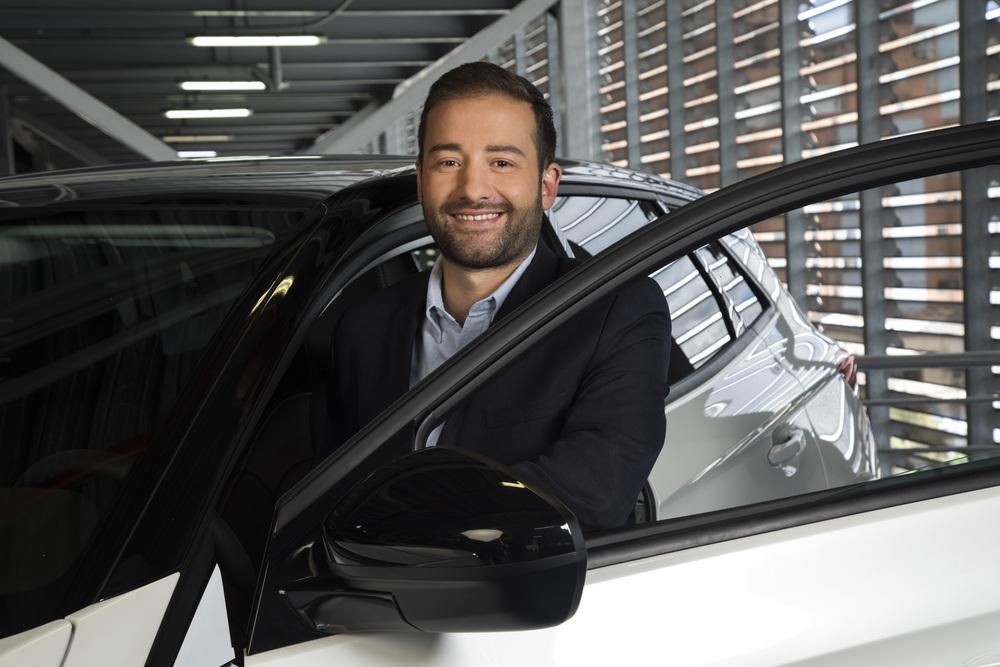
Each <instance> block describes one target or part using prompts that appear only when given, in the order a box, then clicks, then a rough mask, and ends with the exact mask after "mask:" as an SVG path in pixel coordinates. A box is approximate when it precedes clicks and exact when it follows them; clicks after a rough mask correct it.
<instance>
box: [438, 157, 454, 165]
mask: <svg viewBox="0 0 1000 667" xmlns="http://www.w3.org/2000/svg"><path fill="white" fill-rule="evenodd" d="M438 166H439V167H456V166H458V160H455V159H453V158H450V157H449V158H445V159H443V160H441V161H439V162H438Z"/></svg>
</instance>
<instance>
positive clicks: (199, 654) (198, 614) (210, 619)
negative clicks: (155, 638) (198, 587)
mask: <svg viewBox="0 0 1000 667" xmlns="http://www.w3.org/2000/svg"><path fill="white" fill-rule="evenodd" d="M235 657H236V654H235V653H234V652H233V641H232V639H231V638H230V635H229V615H228V613H227V612H226V595H225V591H223V589H222V573H221V572H220V571H219V566H218V565H216V566H215V569H214V570H213V571H212V576H211V578H209V580H208V584H207V585H206V586H205V591H204V592H203V593H202V595H201V600H200V601H199V602H198V608H197V609H196V610H195V612H194V616H193V617H192V618H191V625H190V626H188V630H187V634H186V635H184V642H183V643H182V644H181V649H180V651H179V652H178V653H177V659H176V660H175V661H174V667H202V665H223V664H226V663H227V662H229V661H230V660H232V659H233V658H235Z"/></svg>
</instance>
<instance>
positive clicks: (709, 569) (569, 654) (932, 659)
mask: <svg viewBox="0 0 1000 667" xmlns="http://www.w3.org/2000/svg"><path fill="white" fill-rule="evenodd" d="M983 517H998V518H1000V489H996V488H990V489H983V490H980V491H974V492H970V493H965V494H961V495H955V496H947V497H942V498H935V499H932V500H926V501H922V502H918V503H911V504H908V505H901V506H897V507H891V508H887V509H882V510H877V511H873V512H867V513H862V514H857V515H853V516H849V517H843V518H838V519H833V520H829V521H824V522H819V523H815V524H809V525H804V526H799V527H795V528H790V529H786V530H781V531H777V532H773V533H767V534H762V535H756V536H753V537H747V538H742V539H738V540H732V541H729V542H722V543H717V544H711V545H708V546H704V547H698V548H693V549H688V550H685V551H678V552H675V553H670V554H665V555H663V556H658V557H653V558H646V559H642V560H637V561H633V562H630V563H623V564H620V565H613V566H609V567H605V568H601V569H598V570H592V571H590V572H588V575H587V585H586V589H585V590H584V593H583V599H582V601H581V603H580V608H579V610H578V611H577V613H576V615H575V616H574V617H573V618H571V619H570V620H569V621H567V622H566V623H563V624H562V625H560V626H557V627H555V628H549V629H545V630H534V631H530V632H509V633H482V634H479V633H476V634H447V635H421V634H413V635H398V634H370V635H341V636H336V637H330V638H328V639H321V640H317V641H314V642H309V643H306V644H301V645H298V646H291V647H287V648H283V649H278V650H275V651H268V652H265V653H262V654H260V655H256V656H250V657H249V658H248V659H247V661H246V664H247V666H248V667H250V666H253V667H260V666H264V665H266V666H268V667H285V666H286V665H288V666H289V667H290V666H291V665H296V666H298V667H313V666H315V667H319V665H331V664H351V665H354V664H357V665H371V666H373V667H382V666H388V665H397V664H401V663H406V664H409V665H444V666H455V667H458V666H460V665H461V666H465V665H470V664H476V665H511V664H532V665H559V666H563V665H564V666H566V667H570V666H573V667H578V666H580V665H608V664H648V663H649V661H650V660H653V661H655V663H656V664H664V665H678V666H687V665H715V666H722V665H731V666H733V667H752V666H755V665H759V666H761V667H775V666H777V665H810V666H816V667H819V666H823V667H834V666H837V667H840V666H843V667H847V666H848V665H849V666H851V667H854V666H856V665H875V664H898V665H907V666H908V667H921V666H926V667H942V666H945V665H956V666H969V667H973V666H975V667H983V666H984V665H989V664H992V663H991V662H990V661H991V660H993V661H995V659H996V657H997V656H998V654H1000V635H998V634H997V632H996V628H997V627H1000V577H998V576H997V575H996V563H997V562H1000V533H998V532H997V531H994V530H983V527H984V526H983V522H982V519H983ZM927 535H934V539H933V540H928V539H927ZM956 553H961V554H962V558H961V562H960V563H956V567H955V568H954V570H953V572H952V575H951V576H948V577H941V576H929V573H934V572H939V571H940V570H939V568H940V567H941V564H942V563H949V562H954V561H955V554H956ZM887 581H894V582H897V585H895V586H892V587H889V588H886V586H885V583H886V582H887ZM653 591H659V593H657V594H655V595H654V594H653V593H652V592H653ZM830 591H837V595H836V596H831V595H830V594H829V593H830Z"/></svg>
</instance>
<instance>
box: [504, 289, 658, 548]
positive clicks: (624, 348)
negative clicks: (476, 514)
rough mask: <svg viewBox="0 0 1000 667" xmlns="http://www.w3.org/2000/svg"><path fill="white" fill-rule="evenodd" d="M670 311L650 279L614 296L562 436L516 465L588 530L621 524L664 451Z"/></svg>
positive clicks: (524, 475) (520, 473)
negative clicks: (544, 449) (554, 497)
mask: <svg viewBox="0 0 1000 667" xmlns="http://www.w3.org/2000/svg"><path fill="white" fill-rule="evenodd" d="M670 341H671V337H670V314H669V312H668V309H667V303H666V299H665V298H664V297H663V293H662V291H661V290H660V288H659V286H658V285H657V284H656V282H655V281H653V280H651V279H649V278H643V279H641V280H638V281H635V282H632V283H628V284H627V285H626V286H625V287H623V288H622V289H621V290H620V291H619V292H618V293H617V294H616V295H615V297H614V300H613V302H612V303H611V305H610V307H609V308H608V310H607V314H606V317H605V321H604V326H603V329H602V332H601V335H600V337H599V339H598V343H597V346H596V348H595V351H594V355H593V357H592V359H591V361H590V363H589V364H588V367H587V369H586V371H585V373H584V378H583V381H582V383H581V386H580V387H579V391H578V392H577V394H576V396H575V398H574V400H573V403H572V405H571V406H570V408H569V412H568V414H567V417H566V421H565V422H564V425H563V428H562V431H561V433H560V437H559V439H558V440H557V441H556V442H555V443H553V444H552V445H551V446H550V447H548V448H547V450H546V451H545V452H544V453H543V454H542V455H541V456H539V457H538V458H537V459H535V460H532V461H523V462H520V463H516V464H514V465H513V466H512V467H513V469H514V470H515V471H516V472H517V473H518V475H519V476H520V477H521V479H522V480H523V481H526V482H529V483H534V484H536V485H537V486H539V487H540V488H543V489H546V490H547V491H549V492H551V493H553V494H554V495H555V496H556V497H557V498H559V499H560V500H561V501H562V502H563V503H565V504H566V506H567V507H568V508H569V509H570V510H571V511H572V512H573V513H574V514H575V515H576V517H577V518H578V519H579V521H580V523H581V525H583V526H584V528H587V529H591V530H603V529H608V528H616V527H619V526H622V525H623V524H624V523H625V522H626V520H627V519H628V517H629V515H630V514H631V513H632V511H633V510H634V509H635V502H636V499H637V497H638V495H639V491H640V490H641V488H642V485H643V484H644V483H645V481H646V479H647V477H648V476H649V472H650V470H651V469H652V467H653V464H654V463H655V462H656V458H657V456H658V455H659V453H660V449H661V448H662V447H663V439H664V435H665V432H666V417H665V415H664V409H663V403H664V400H665V399H666V397H667V393H668V391H669V387H668V385H667V365H668V363H669V359H670Z"/></svg>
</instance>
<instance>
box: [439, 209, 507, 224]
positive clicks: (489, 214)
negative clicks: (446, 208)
mask: <svg viewBox="0 0 1000 667" xmlns="http://www.w3.org/2000/svg"><path fill="white" fill-rule="evenodd" d="M449 215H450V216H451V217H452V218H454V219H455V220H457V221H458V222H459V223H461V224H464V225H474V226H479V225H488V224H490V223H494V222H497V221H498V220H500V218H501V217H503V215H504V211H477V212H475V213H472V212H465V213H460V212H456V213H449Z"/></svg>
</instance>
